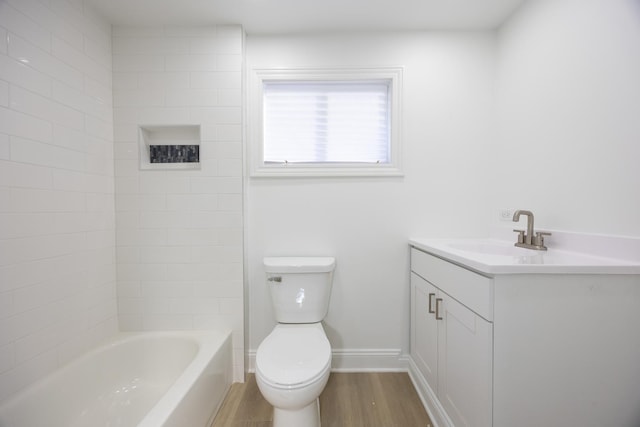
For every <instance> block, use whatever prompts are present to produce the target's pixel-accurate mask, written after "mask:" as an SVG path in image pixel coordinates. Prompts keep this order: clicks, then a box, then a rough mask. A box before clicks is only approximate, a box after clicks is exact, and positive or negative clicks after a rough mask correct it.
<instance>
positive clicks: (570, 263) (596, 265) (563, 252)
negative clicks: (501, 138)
mask: <svg viewBox="0 0 640 427" xmlns="http://www.w3.org/2000/svg"><path fill="white" fill-rule="evenodd" d="M554 234H555V235H556V236H557V239H558V245H556V246H554V245H553V243H549V244H548V245H547V246H548V250H547V251H537V250H533V249H523V248H517V247H515V246H514V244H513V242H510V241H507V240H499V239H491V238H486V239H430V238H415V239H410V240H409V244H410V245H411V246H413V247H415V248H417V249H420V250H422V251H425V252H428V253H430V254H433V255H436V256H438V257H440V258H444V259H446V260H448V261H451V262H453V263H456V264H459V265H461V266H463V267H466V268H469V269H471V270H475V271H477V272H479V273H483V274H487V275H490V276H493V275H497V274H640V260H639V259H638V255H639V252H640V251H639V250H638V248H637V244H638V243H639V242H640V239H632V241H631V245H630V244H629V243H630V242H629V238H622V240H621V241H620V242H616V241H615V238H613V237H610V236H593V237H594V238H595V241H594V242H590V240H589V235H577V234H574V235H573V236H569V237H567V236H568V233H562V232H555V231H554ZM576 236H578V237H579V238H578V237H576ZM603 238H605V240H606V244H605V243H603V242H604V241H605V240H603ZM585 239H586V241H587V245H590V244H591V243H593V244H596V245H599V246H598V248H599V251H595V250H592V251H591V253H586V252H583V251H574V250H570V249H571V243H572V242H574V241H579V242H580V243H581V245H580V247H585V246H582V245H584V244H585ZM549 240H550V241H551V239H549ZM618 243H620V244H619V245H618ZM603 245H604V246H607V245H608V246H607V247H603ZM620 245H621V246H620ZM586 247H592V246H586ZM621 247H622V248H623V249H622V250H620V248H621ZM607 248H610V250H609V251H608V250H607ZM594 252H600V253H594ZM607 252H609V254H611V256H609V254H608V253H607ZM605 255H606V256H605Z"/></svg>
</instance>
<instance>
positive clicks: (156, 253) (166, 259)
mask: <svg viewBox="0 0 640 427" xmlns="http://www.w3.org/2000/svg"><path fill="white" fill-rule="evenodd" d="M190 260H191V251H190V248H189V247H188V246H156V247H152V248H150V247H146V248H142V249H141V250H140V262H141V263H143V264H162V263H187V262H189V261H190Z"/></svg>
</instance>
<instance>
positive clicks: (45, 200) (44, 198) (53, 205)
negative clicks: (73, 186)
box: [10, 188, 85, 213]
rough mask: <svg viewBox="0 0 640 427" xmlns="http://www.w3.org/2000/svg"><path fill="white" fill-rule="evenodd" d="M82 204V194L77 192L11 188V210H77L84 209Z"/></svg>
mask: <svg viewBox="0 0 640 427" xmlns="http://www.w3.org/2000/svg"><path fill="white" fill-rule="evenodd" d="M84 205H85V203H84V195H83V194H79V193H72V192H66V191H52V190H31V189H26V188H14V189H12V190H11V204H10V206H11V209H12V211H13V212H25V213H29V212H31V213H35V212H70V211H72V212H73V211H75V212H79V211H82V210H84Z"/></svg>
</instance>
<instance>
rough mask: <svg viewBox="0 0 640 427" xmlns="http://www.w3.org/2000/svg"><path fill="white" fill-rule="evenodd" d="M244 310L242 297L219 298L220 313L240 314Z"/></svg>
mask: <svg viewBox="0 0 640 427" xmlns="http://www.w3.org/2000/svg"><path fill="white" fill-rule="evenodd" d="M243 310H244V306H243V302H242V298H220V313H221V314H235V315H237V316H242V313H243Z"/></svg>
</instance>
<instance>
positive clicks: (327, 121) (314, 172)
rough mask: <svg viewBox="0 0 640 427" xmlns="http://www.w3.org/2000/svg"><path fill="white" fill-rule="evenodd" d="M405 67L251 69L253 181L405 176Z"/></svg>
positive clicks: (250, 147) (251, 157)
mask: <svg viewBox="0 0 640 427" xmlns="http://www.w3.org/2000/svg"><path fill="white" fill-rule="evenodd" d="M401 77H402V75H401V70H400V69H374V70H349V71H344V70H338V71H329V70H321V71H318V70H284V71H283V70H254V73H253V81H252V86H251V89H252V93H251V95H250V97H251V98H250V99H251V103H252V107H253V108H252V110H251V111H252V114H251V116H250V118H251V119H253V120H252V122H250V130H251V132H250V136H249V137H250V146H249V149H250V153H249V154H250V156H249V157H250V159H251V163H252V164H251V165H250V166H251V174H252V176H323V175H324V176H348V175H357V176H366V175H370V176H371V175H399V174H400V146H399V144H400V138H399V136H400V129H399V127H400V125H399V123H400V119H399V116H400V107H399V105H400V103H399V98H400V89H401Z"/></svg>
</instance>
